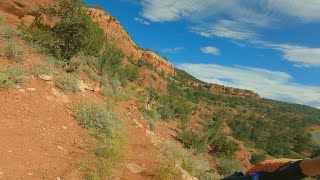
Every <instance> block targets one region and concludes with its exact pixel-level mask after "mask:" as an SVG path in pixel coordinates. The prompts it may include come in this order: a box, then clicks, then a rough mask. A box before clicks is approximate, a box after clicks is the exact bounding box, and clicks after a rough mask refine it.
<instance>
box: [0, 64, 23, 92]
mask: <svg viewBox="0 0 320 180" xmlns="http://www.w3.org/2000/svg"><path fill="white" fill-rule="evenodd" d="M25 74H26V70H25V67H23V66H21V65H17V66H7V67H5V68H4V69H3V70H2V71H0V88H9V87H11V86H13V85H19V84H21V83H22V82H23V80H24V79H25Z"/></svg>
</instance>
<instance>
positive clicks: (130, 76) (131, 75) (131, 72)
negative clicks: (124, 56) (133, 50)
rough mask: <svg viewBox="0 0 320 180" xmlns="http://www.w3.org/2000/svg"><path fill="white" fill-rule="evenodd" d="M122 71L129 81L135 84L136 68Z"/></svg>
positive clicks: (137, 71)
mask: <svg viewBox="0 0 320 180" xmlns="http://www.w3.org/2000/svg"><path fill="white" fill-rule="evenodd" d="M123 71H124V73H125V76H126V77H127V79H128V80H129V81H131V82H136V81H137V80H138V79H139V70H138V68H137V67H136V66H129V67H125V68H124V69H123Z"/></svg>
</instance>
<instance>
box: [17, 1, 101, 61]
mask: <svg viewBox="0 0 320 180" xmlns="http://www.w3.org/2000/svg"><path fill="white" fill-rule="evenodd" d="M39 10H40V12H42V13H44V14H47V15H48V16H53V17H58V18H59V19H60V20H59V21H58V23H56V24H55V25H54V26H53V27H52V26H49V25H45V24H42V22H41V20H40V18H38V17H37V18H36V19H35V21H34V22H33V23H32V25H31V26H30V27H26V26H20V29H21V30H23V32H24V38H25V39H26V40H28V41H29V42H31V43H33V44H37V45H39V46H40V47H43V48H45V49H46V51H47V52H48V53H50V54H52V55H54V56H56V57H58V58H62V59H64V60H69V59H71V57H73V56H75V55H76V54H78V53H79V52H81V51H83V52H85V53H86V54H87V55H96V54H99V52H100V49H101V48H102V47H103V46H104V43H105V42H106V37H105V35H104V32H103V30H102V29H101V28H100V27H99V25H98V24H97V23H95V22H93V21H92V19H91V17H90V16H89V15H88V14H87V12H86V11H85V8H84V6H83V4H82V3H81V2H80V0H58V1H56V3H53V4H52V6H49V7H40V9H39Z"/></svg>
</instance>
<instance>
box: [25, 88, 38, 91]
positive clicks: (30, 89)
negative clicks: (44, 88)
mask: <svg viewBox="0 0 320 180" xmlns="http://www.w3.org/2000/svg"><path fill="white" fill-rule="evenodd" d="M26 89H27V90H28V91H35V90H36V88H26Z"/></svg>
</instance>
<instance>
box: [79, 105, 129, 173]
mask: <svg viewBox="0 0 320 180" xmlns="http://www.w3.org/2000/svg"><path fill="white" fill-rule="evenodd" d="M73 112H74V115H75V116H76V118H77V119H78V120H79V123H80V125H81V126H82V127H84V128H86V129H88V130H89V131H90V132H91V133H92V135H94V136H95V137H96V138H97V139H98V140H100V142H101V143H102V145H101V146H102V147H101V148H98V149H96V151H95V154H96V156H98V157H100V158H102V159H103V161H102V162H101V164H100V165H99V167H98V169H97V170H95V171H93V172H88V173H87V177H88V178H89V177H91V178H97V177H100V178H101V179H105V177H106V176H107V175H110V173H111V169H112V168H113V167H114V165H115V164H116V163H118V162H120V161H121V160H122V157H123V146H124V142H125V138H124V137H125V135H124V131H123V125H122V124H121V123H120V121H119V118H118V117H117V115H115V113H113V111H112V110H111V109H110V108H105V107H103V106H102V105H99V104H93V105H80V106H78V107H75V108H74V110H73Z"/></svg>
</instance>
